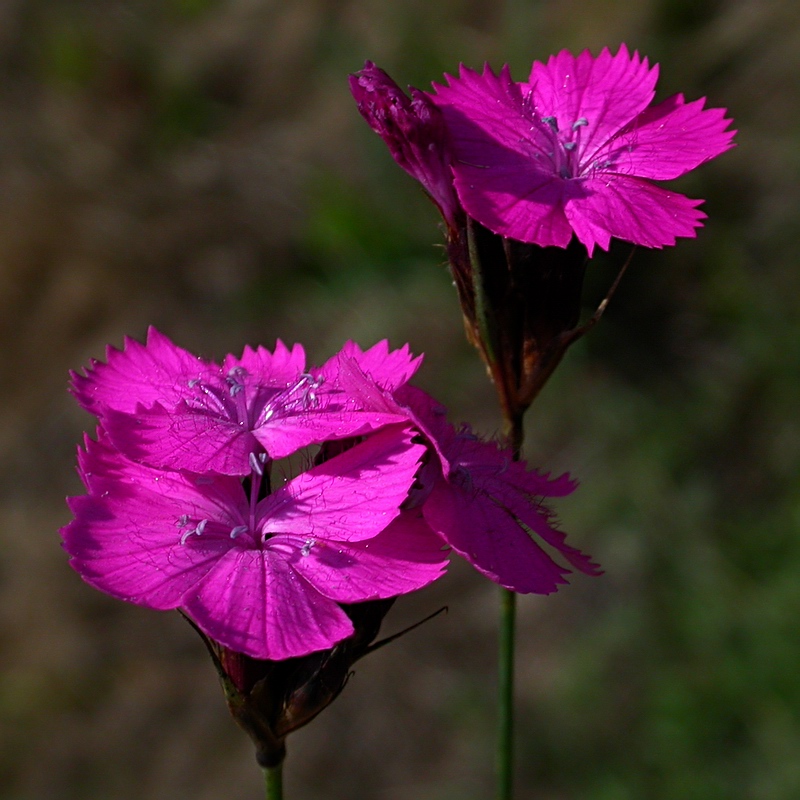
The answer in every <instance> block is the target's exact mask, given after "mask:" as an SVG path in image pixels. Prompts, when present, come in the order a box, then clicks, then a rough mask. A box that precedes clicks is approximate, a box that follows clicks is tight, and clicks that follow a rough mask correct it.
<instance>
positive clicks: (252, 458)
mask: <svg viewBox="0 0 800 800" xmlns="http://www.w3.org/2000/svg"><path fill="white" fill-rule="evenodd" d="M264 455H266V453H265V454H264ZM248 461H249V462H250V469H251V470H253V472H255V473H256V475H258V476H261V475H263V474H264V461H263V460H261V459H259V458H258V457H257V456H256V454H255V453H253V452H251V453H250V455H249V457H248Z"/></svg>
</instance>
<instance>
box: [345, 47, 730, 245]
mask: <svg viewBox="0 0 800 800" xmlns="http://www.w3.org/2000/svg"><path fill="white" fill-rule="evenodd" d="M445 78H446V82H445V83H444V84H442V85H438V84H434V92H433V93H426V92H421V91H419V90H417V89H412V90H411V98H410V99H409V98H408V97H407V96H406V95H405V94H404V93H403V92H402V90H401V89H400V88H399V87H398V86H397V84H396V83H395V82H394V81H393V80H392V79H391V78H390V77H389V76H388V75H387V74H386V73H385V72H383V71H382V70H380V69H378V68H377V67H376V66H375V65H374V64H372V63H371V62H367V63H366V65H365V66H364V69H363V70H362V71H361V72H359V73H357V74H356V75H354V76H352V77H351V81H350V86H351V90H352V92H353V96H354V97H355V99H356V102H357V103H358V107H359V110H360V111H361V114H362V115H363V116H364V118H365V119H366V120H367V122H368V123H369V124H370V126H371V127H372V129H373V130H375V131H376V132H377V133H378V134H380V135H381V137H382V138H383V139H384V141H385V142H386V144H387V145H388V147H389V149H390V151H391V153H392V155H393V156H394V158H395V160H396V161H397V163H398V164H399V165H400V166H401V167H403V169H405V170H406V171H407V172H409V173H410V174H411V175H413V176H414V177H415V178H416V179H417V180H418V181H420V183H421V184H422V186H423V187H424V188H425V190H426V191H427V192H428V194H429V195H430V196H431V198H432V199H433V200H434V201H435V202H436V204H437V205H438V206H439V208H440V210H441V212H442V215H443V216H444V218H445V220H446V221H447V223H448V225H449V227H450V228H452V229H457V228H458V227H459V226H460V224H461V222H460V219H459V215H462V216H463V214H465V213H466V214H467V215H469V216H470V217H472V218H473V219H475V220H477V221H478V222H479V223H481V224H482V225H484V226H485V227H486V228H488V229H489V230H490V231H492V232H494V233H496V234H499V235H501V236H503V237H507V238H510V239H515V240H518V241H521V242H527V243H531V244H537V245H541V246H545V247H546V246H558V247H566V246H567V245H568V244H569V242H570V240H571V239H572V237H573V235H574V236H575V237H576V238H577V239H578V240H579V241H580V242H581V243H582V244H583V245H584V246H585V248H586V250H587V251H588V254H589V255H590V256H591V255H592V252H593V250H594V248H595V246H597V247H600V248H602V249H604V250H607V249H608V247H609V244H610V241H611V239H612V238H618V239H623V240H625V241H628V242H633V243H634V244H639V245H643V246H645V247H664V246H665V245H672V244H674V243H675V240H676V238H677V237H693V236H694V235H695V231H696V229H697V228H698V227H699V226H700V225H701V221H702V220H703V219H704V218H705V214H703V213H702V212H701V211H700V210H699V209H698V206H699V205H700V204H701V202H702V201H700V200H692V199H690V198H688V197H685V196H684V195H681V194H677V193H676V192H671V191H668V190H667V189H664V188H662V187H660V186H657V185H656V184H654V183H653V182H652V181H662V180H671V179H674V178H678V177H680V176H681V175H684V174H686V173H687V172H689V171H690V170H693V169H694V168H695V167H698V166H700V165H701V164H703V163H705V162H706V161H709V160H710V159H712V158H714V157H716V156H718V155H720V154H721V153H723V152H724V151H725V150H728V149H729V148H731V147H732V146H733V141H732V140H733V136H734V133H735V131H732V130H728V128H729V126H730V124H731V120H729V119H726V118H725V110H724V109H719V108H710V109H706V108H704V100H696V101H693V102H689V103H687V102H686V101H685V99H684V97H683V95H681V94H678V95H675V96H673V97H670V98H669V99H667V100H664V101H663V102H660V103H657V104H655V105H653V99H654V97H655V85H656V80H657V78H658V67H657V66H653V67H650V66H649V65H648V62H647V59H646V58H644V59H643V58H641V57H640V56H639V54H638V53H636V52H634V53H633V54H632V55H631V54H630V53H629V51H628V49H627V48H626V46H625V45H622V46H621V47H620V48H619V51H618V52H617V54H616V55H612V54H611V52H610V51H609V50H608V49H604V50H603V51H602V52H601V53H600V55H598V56H596V57H595V56H593V55H592V54H591V53H590V52H589V51H588V50H586V51H584V52H583V53H581V54H580V55H578V56H574V55H572V54H571V53H569V52H568V51H566V50H563V51H561V52H560V53H558V55H555V56H551V57H550V59H549V60H548V61H547V63H546V64H543V63H541V62H539V61H535V62H534V63H533V66H532V68H531V72H530V75H529V77H528V79H527V80H526V81H521V82H518V81H515V80H513V79H512V77H511V73H510V71H509V69H508V67H507V66H506V67H503V69H502V70H501V71H500V73H499V74H495V73H494V72H493V71H492V70H491V69H490V68H489V67H488V66H486V67H485V68H484V70H483V72H482V73H478V72H475V71H473V70H471V69H468V68H466V67H463V66H462V67H461V70H460V72H459V76H458V77H451V76H449V75H447V76H445Z"/></svg>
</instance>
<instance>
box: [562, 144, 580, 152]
mask: <svg viewBox="0 0 800 800" xmlns="http://www.w3.org/2000/svg"><path fill="white" fill-rule="evenodd" d="M576 144H577V142H564V149H565V150H566V151H567V152H568V153H571V152H572V151H573V150H574V149H575V146H576Z"/></svg>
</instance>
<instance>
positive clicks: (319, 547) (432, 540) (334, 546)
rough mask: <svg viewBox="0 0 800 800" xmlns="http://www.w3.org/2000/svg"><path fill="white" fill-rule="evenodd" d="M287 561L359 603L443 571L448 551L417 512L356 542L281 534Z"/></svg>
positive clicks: (328, 592) (325, 589) (329, 593)
mask: <svg viewBox="0 0 800 800" xmlns="http://www.w3.org/2000/svg"><path fill="white" fill-rule="evenodd" d="M279 539H280V541H281V542H283V543H287V544H289V545H291V547H292V550H293V554H292V559H291V564H292V566H293V568H294V569H295V571H296V572H297V573H298V574H300V575H302V576H303V577H304V578H306V579H307V580H308V582H309V583H310V584H312V585H313V586H315V587H316V588H317V589H318V590H319V591H320V592H321V593H322V594H324V595H325V596H326V597H329V598H331V599H332V600H336V601H337V602H340V603H360V602H363V601H365V600H376V599H382V598H388V597H396V596H397V595H401V594H406V593H408V592H411V591H414V590H415V589H421V588H422V587H423V586H427V585H428V584H429V583H432V582H433V581H435V580H436V579H437V578H439V577H441V576H442V575H443V574H444V571H445V568H446V566H447V560H448V553H447V552H446V551H445V550H444V549H443V544H442V540H441V539H440V538H439V537H438V536H437V535H436V534H435V533H434V532H433V531H432V530H431V529H430V527H429V526H428V525H427V524H426V523H425V521H424V520H423V519H422V517H421V515H419V514H418V513H411V512H409V513H404V514H402V515H401V516H400V517H398V518H397V519H395V520H394V522H392V523H391V525H389V527H388V528H387V529H386V530H384V531H383V532H382V533H380V534H378V535H377V536H375V537H373V538H372V539H366V540H362V541H358V542H335V541H325V540H316V539H313V538H307V537H298V536H293V535H289V534H281V535H280V536H279V537H275V539H274V540H270V542H271V541H275V542H277V541H278V540H279Z"/></svg>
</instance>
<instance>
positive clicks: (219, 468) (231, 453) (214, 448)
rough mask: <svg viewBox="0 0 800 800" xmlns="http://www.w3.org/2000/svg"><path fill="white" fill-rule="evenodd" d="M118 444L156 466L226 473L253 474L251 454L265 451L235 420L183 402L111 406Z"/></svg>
mask: <svg viewBox="0 0 800 800" xmlns="http://www.w3.org/2000/svg"><path fill="white" fill-rule="evenodd" d="M104 424H105V427H106V429H107V430H108V434H109V436H110V437H111V440H112V441H113V443H114V445H115V447H117V448H118V449H119V450H120V451H121V452H123V453H124V454H125V455H126V456H127V457H128V458H130V459H132V460H134V461H141V462H143V463H145V464H151V465H152V466H155V467H161V468H164V469H173V470H187V471H189V472H214V473H218V474H220V475H249V474H250V470H251V465H250V454H251V453H254V452H260V451H261V445H260V444H259V442H258V441H257V439H256V437H255V436H254V435H253V433H252V432H251V431H249V430H247V428H244V427H241V426H239V425H236V424H235V423H234V422H232V421H230V420H227V419H221V418H220V417H217V416H212V415H210V414H207V413H203V412H201V411H199V410H198V409H193V408H189V407H188V406H187V405H186V404H185V403H180V404H179V405H178V406H176V407H175V408H174V409H172V410H167V409H165V408H164V407H163V406H161V405H156V406H154V407H153V408H149V409H143V408H140V409H139V411H138V413H136V414H121V413H119V412H115V411H109V412H108V413H107V414H106V417H105V419H104Z"/></svg>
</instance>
